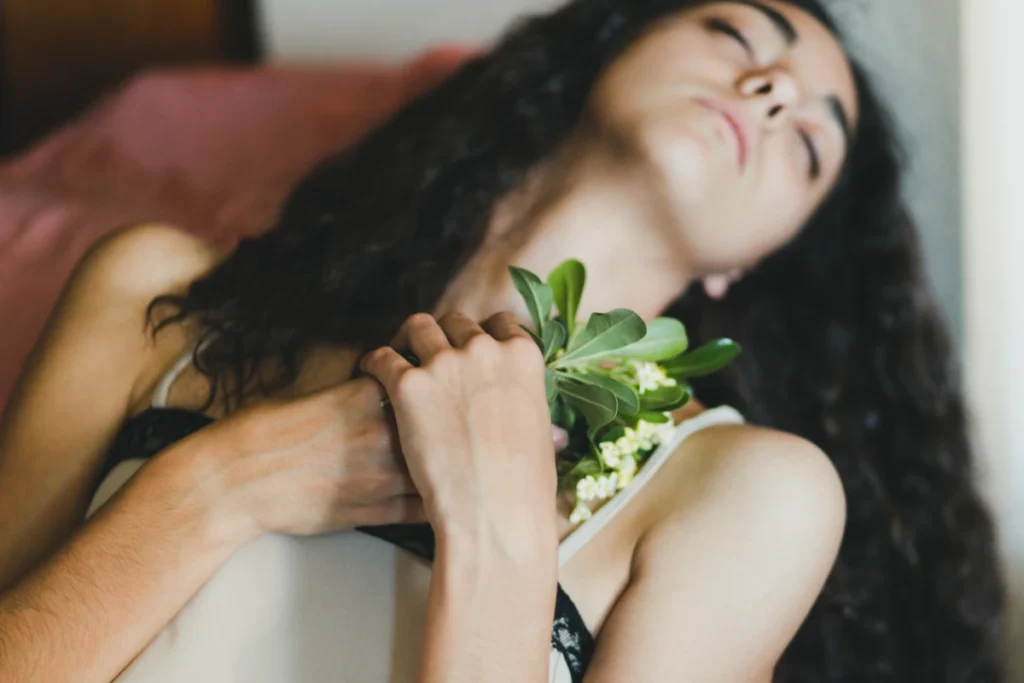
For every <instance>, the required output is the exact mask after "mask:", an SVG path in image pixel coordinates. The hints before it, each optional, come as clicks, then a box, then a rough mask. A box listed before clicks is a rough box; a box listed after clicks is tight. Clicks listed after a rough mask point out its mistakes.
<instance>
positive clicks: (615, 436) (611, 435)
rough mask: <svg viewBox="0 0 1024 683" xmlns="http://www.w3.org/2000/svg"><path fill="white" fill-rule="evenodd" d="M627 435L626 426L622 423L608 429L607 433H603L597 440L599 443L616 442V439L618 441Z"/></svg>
mask: <svg viewBox="0 0 1024 683" xmlns="http://www.w3.org/2000/svg"><path fill="white" fill-rule="evenodd" d="M625 435H626V430H625V428H623V427H622V426H621V425H616V426H614V427H611V428H610V429H608V431H606V432H605V433H603V434H602V435H601V438H599V439H598V440H597V442H598V443H602V442H604V441H611V442H615V441H618V440H619V439H621V438H622V437H624V436H625Z"/></svg>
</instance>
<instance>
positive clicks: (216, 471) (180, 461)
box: [139, 435, 259, 554]
mask: <svg viewBox="0 0 1024 683" xmlns="http://www.w3.org/2000/svg"><path fill="white" fill-rule="evenodd" d="M197 436H198V435H197ZM216 449H217V446H216V444H215V443H214V442H212V441H210V440H207V439H201V438H190V439H186V440H185V441H182V442H180V443H179V444H176V445H175V446H172V447H171V448H169V449H167V450H166V451H164V452H162V453H160V454H159V455H157V456H155V457H154V458H153V459H152V460H151V461H150V462H148V463H147V464H146V466H145V467H144V468H143V470H142V471H140V472H139V474H140V475H144V476H143V479H144V481H143V482H140V483H141V484H142V485H143V486H144V487H145V488H146V493H145V494H144V495H146V496H150V497H152V499H155V500H159V501H161V503H162V504H164V505H165V506H166V508H167V509H168V510H171V511H172V514H173V515H174V516H176V517H177V518H178V519H179V523H180V524H181V525H182V526H184V527H186V528H188V529H190V530H191V531H192V532H194V534H195V535H196V540H197V542H198V543H200V544H202V546H203V547H204V548H206V549H208V550H210V551H212V552H214V554H221V553H222V552H226V553H228V554H230V553H231V552H234V551H235V550H236V549H238V548H239V547H241V546H242V545H244V544H245V543H247V542H249V541H251V540H252V539H253V538H255V537H256V536H258V535H259V530H258V529H257V527H256V525H255V524H254V523H253V521H252V519H251V518H250V517H249V516H248V515H246V514H245V511H244V510H242V509H241V508H240V507H239V506H238V505H235V504H234V502H233V501H234V498H233V497H232V496H231V495H230V494H231V492H230V491H229V487H228V485H227V480H226V477H225V476H224V474H223V472H222V468H221V467H219V463H220V462H221V460H222V458H220V457H219V455H220V454H219V453H218V452H217V450H216Z"/></svg>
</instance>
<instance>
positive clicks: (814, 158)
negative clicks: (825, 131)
mask: <svg viewBox="0 0 1024 683" xmlns="http://www.w3.org/2000/svg"><path fill="white" fill-rule="evenodd" d="M797 132H798V134H799V135H800V139H801V140H803V141H804V146H805V147H806V148H807V155H808V157H809V158H810V164H811V166H810V177H811V180H817V179H818V178H819V177H820V176H821V156H820V155H819V154H818V148H817V146H815V144H814V140H812V139H811V136H810V135H808V133H807V131H805V130H800V131H797Z"/></svg>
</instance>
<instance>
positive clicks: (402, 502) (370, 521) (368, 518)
mask: <svg viewBox="0 0 1024 683" xmlns="http://www.w3.org/2000/svg"><path fill="white" fill-rule="evenodd" d="M348 516H349V517H350V518H353V519H352V520H351V521H352V522H354V524H355V526H383V525H385V524H422V523H424V522H426V521H427V515H426V512H425V510H424V509H423V499H422V498H420V497H419V496H417V495H410V496H395V497H393V498H389V499H387V500H385V501H382V502H380V503H375V504H373V505H363V506H359V508H357V509H354V510H350V511H349V515H348Z"/></svg>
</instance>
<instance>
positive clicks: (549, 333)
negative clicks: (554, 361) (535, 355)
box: [541, 320, 567, 361]
mask: <svg viewBox="0 0 1024 683" xmlns="http://www.w3.org/2000/svg"><path fill="white" fill-rule="evenodd" d="M566 336H567V334H566V331H565V325H563V324H562V321H561V320H549V321H548V322H547V323H546V324H545V325H544V330H543V332H542V334H541V338H542V340H543V342H544V345H543V346H542V347H541V348H542V349H543V350H544V360H546V361H548V360H551V358H552V356H554V355H555V352H556V351H558V350H559V349H561V348H563V347H564V346H565V338H566Z"/></svg>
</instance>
